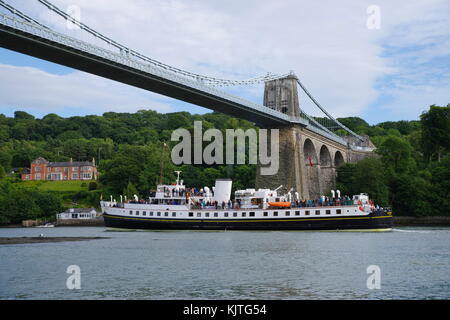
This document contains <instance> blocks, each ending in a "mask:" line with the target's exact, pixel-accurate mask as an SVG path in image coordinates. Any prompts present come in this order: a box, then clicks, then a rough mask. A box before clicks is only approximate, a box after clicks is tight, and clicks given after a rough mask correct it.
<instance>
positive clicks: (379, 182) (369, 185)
mask: <svg viewBox="0 0 450 320" xmlns="http://www.w3.org/2000/svg"><path fill="white" fill-rule="evenodd" d="M383 168H384V166H383V163H382V162H381V160H380V159H376V158H367V159H364V160H361V161H359V162H358V163H356V164H345V165H343V166H341V167H340V168H338V175H337V178H336V181H337V188H338V189H339V190H340V191H341V194H348V195H353V194H359V193H361V192H364V193H368V194H369V195H370V197H371V198H372V199H373V200H374V202H375V203H377V204H379V205H382V206H386V205H387V204H388V192H389V190H388V187H387V185H386V184H385V177H384V174H383Z"/></svg>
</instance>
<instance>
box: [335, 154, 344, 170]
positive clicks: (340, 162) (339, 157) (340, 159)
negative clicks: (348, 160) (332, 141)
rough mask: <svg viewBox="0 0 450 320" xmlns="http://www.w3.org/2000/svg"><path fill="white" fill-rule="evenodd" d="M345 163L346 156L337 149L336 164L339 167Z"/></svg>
mask: <svg viewBox="0 0 450 320" xmlns="http://www.w3.org/2000/svg"><path fill="white" fill-rule="evenodd" d="M344 163H345V160H344V156H343V155H342V153H341V152H340V151H336V154H335V155H334V166H335V167H339V166H342V165H343V164H344Z"/></svg>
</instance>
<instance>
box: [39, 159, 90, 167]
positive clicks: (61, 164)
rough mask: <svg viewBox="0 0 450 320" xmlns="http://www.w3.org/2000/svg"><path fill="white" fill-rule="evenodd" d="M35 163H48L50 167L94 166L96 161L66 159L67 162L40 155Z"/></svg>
mask: <svg viewBox="0 0 450 320" xmlns="http://www.w3.org/2000/svg"><path fill="white" fill-rule="evenodd" d="M32 163H34V164H44V163H45V164H47V166H48V167H82V166H88V167H94V166H95V165H94V163H93V162H90V161H66V162H49V161H48V160H47V159H45V158H42V157H39V158H37V159H36V160H34V161H33V162H32Z"/></svg>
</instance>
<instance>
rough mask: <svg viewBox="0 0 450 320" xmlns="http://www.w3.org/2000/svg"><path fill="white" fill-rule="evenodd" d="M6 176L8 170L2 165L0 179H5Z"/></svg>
mask: <svg viewBox="0 0 450 320" xmlns="http://www.w3.org/2000/svg"><path fill="white" fill-rule="evenodd" d="M5 177H6V171H5V169H4V168H3V167H2V166H0V179H4V178H5Z"/></svg>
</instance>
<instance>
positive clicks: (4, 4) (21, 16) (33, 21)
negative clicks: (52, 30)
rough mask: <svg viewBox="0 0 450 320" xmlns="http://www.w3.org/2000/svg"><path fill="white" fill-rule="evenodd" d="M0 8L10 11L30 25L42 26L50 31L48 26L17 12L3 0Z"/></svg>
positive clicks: (0, 1) (0, 2)
mask: <svg viewBox="0 0 450 320" xmlns="http://www.w3.org/2000/svg"><path fill="white" fill-rule="evenodd" d="M0 6H2V7H3V8H5V9H6V10H8V11H9V12H11V13H12V14H14V15H16V16H18V17H20V18H22V19H24V20H25V21H27V22H30V23H35V24H38V25H40V26H41V27H43V28H46V29H49V28H48V27H47V26H45V25H43V24H41V23H39V22H37V21H36V20H34V19H33V18H30V17H29V16H27V15H26V14H25V13H23V12H21V11H19V10H17V9H16V8H14V7H12V6H10V5H9V4H7V3H6V2H4V1H3V0H0Z"/></svg>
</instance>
